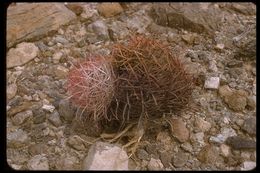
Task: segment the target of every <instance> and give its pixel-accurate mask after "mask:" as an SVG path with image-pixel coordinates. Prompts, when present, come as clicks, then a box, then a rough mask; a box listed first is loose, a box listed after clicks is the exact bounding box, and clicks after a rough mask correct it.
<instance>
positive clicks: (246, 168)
mask: <svg viewBox="0 0 260 173" xmlns="http://www.w3.org/2000/svg"><path fill="white" fill-rule="evenodd" d="M242 165H243V167H242V168H241V170H243V171H250V170H252V169H254V168H256V162H252V161H245V162H244V163H243V164H242Z"/></svg>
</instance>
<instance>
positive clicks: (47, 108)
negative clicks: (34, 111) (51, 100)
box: [42, 105, 55, 112]
mask: <svg viewBox="0 0 260 173" xmlns="http://www.w3.org/2000/svg"><path fill="white" fill-rule="evenodd" d="M42 109H44V110H46V111H49V112H53V111H54V109H55V107H54V106H53V105H43V106H42Z"/></svg>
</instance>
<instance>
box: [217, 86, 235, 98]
mask: <svg viewBox="0 0 260 173" xmlns="http://www.w3.org/2000/svg"><path fill="white" fill-rule="evenodd" d="M218 93H219V95H220V97H225V96H227V95H231V94H232V90H231V89H230V88H229V86H228V85H224V86H221V87H219V89H218Z"/></svg>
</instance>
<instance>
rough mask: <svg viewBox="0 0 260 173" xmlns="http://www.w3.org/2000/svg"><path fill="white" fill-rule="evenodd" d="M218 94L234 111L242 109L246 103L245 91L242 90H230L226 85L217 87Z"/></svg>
mask: <svg viewBox="0 0 260 173" xmlns="http://www.w3.org/2000/svg"><path fill="white" fill-rule="evenodd" d="M219 95H220V97H221V98H223V99H224V101H225V103H226V104H227V105H228V107H229V108H230V109H232V110H234V111H243V110H244V109H245V107H246V105H247V104H248V100H247V95H248V94H247V92H246V91H244V90H234V91H233V90H231V89H230V88H229V87H228V86H227V85H225V86H221V87H220V88H219Z"/></svg>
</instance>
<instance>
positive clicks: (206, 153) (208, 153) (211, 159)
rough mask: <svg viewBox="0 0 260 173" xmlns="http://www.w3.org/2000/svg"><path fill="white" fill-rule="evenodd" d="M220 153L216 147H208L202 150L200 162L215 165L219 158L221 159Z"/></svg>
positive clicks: (199, 155) (199, 156)
mask: <svg viewBox="0 0 260 173" xmlns="http://www.w3.org/2000/svg"><path fill="white" fill-rule="evenodd" d="M218 153H219V152H218V151H217V149H216V148H215V147H214V146H211V145H207V146H205V147H204V148H202V149H201V150H200V152H199V154H198V156H197V158H198V160H199V161H201V162H203V163H209V164H214V163H216V161H217V159H218V157H219V154H218Z"/></svg>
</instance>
